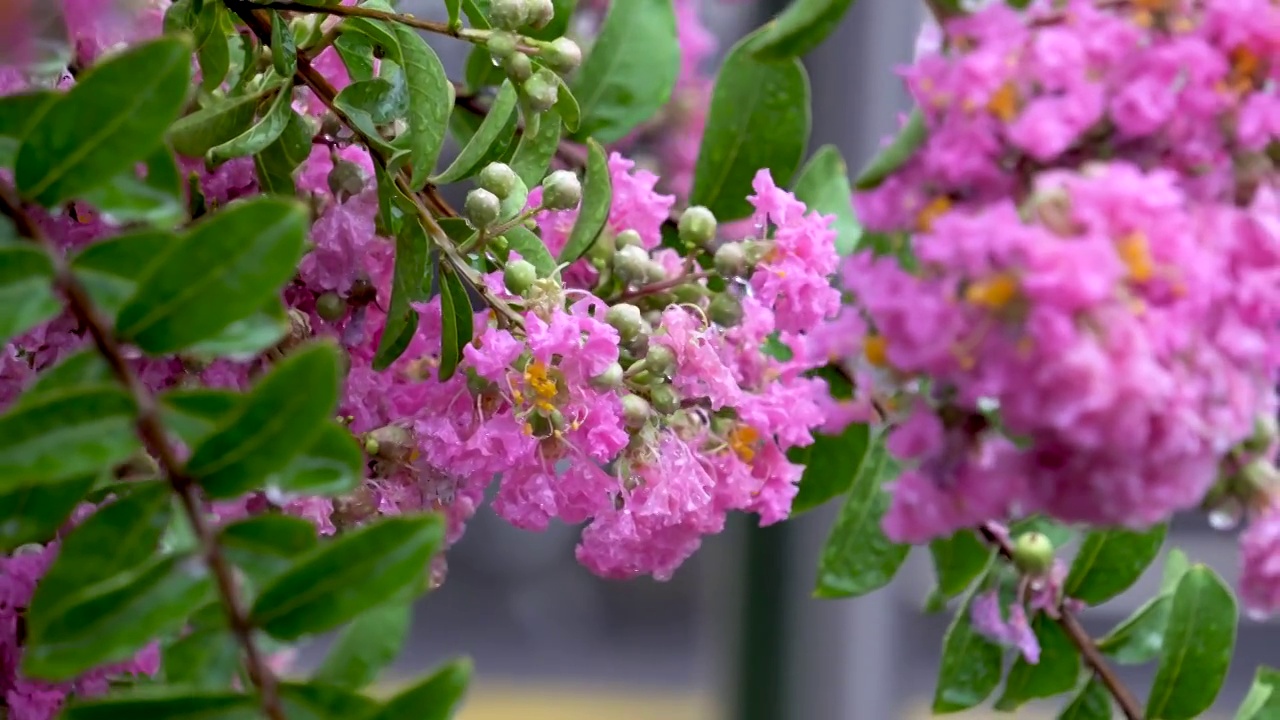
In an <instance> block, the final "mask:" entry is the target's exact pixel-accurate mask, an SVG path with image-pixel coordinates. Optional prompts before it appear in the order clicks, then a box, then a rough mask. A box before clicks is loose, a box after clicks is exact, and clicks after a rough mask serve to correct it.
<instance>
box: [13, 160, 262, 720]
mask: <svg viewBox="0 0 1280 720" xmlns="http://www.w3.org/2000/svg"><path fill="white" fill-rule="evenodd" d="M0 213H3V214H4V215H6V216H8V217H9V218H10V219H11V220H12V221H13V224H14V226H15V228H16V229H17V231H18V234H19V235H21V236H22V237H24V238H27V239H28V240H31V241H32V242H35V243H37V244H39V245H40V246H41V247H42V248H43V249H44V251H45V253H46V254H47V255H48V257H49V260H50V262H51V263H53V268H54V285H55V286H56V287H57V288H58V290H59V291H60V292H61V293H62V295H63V297H64V298H65V300H66V304H67V308H68V309H69V310H70V311H71V314H72V315H74V316H75V318H76V320H77V321H79V323H80V326H81V327H83V328H86V329H88V331H89V335H90V336H91V337H92V338H93V344H94V345H95V346H96V347H97V349H98V353H99V354H100V355H102V357H103V359H104V360H106V362H107V365H108V366H109V367H110V368H111V372H112V374H113V375H115V377H116V379H117V380H119V381H120V384H122V385H123V386H124V387H125V389H126V390H127V391H128V392H129V394H130V395H131V396H132V398H133V402H134V404H135V405H136V406H137V412H138V417H137V420H136V421H135V429H136V431H137V433H138V437H139V438H141V440H142V442H143V445H145V446H146V449H147V451H148V452H150V453H151V455H152V456H153V457H154V458H155V459H156V462H157V464H158V465H159V467H160V470H161V472H163V473H164V476H165V477H166V478H167V479H168V481H169V484H170V486H171V487H172V488H173V491H174V492H175V493H176V494H177V495H178V497H179V498H180V499H181V501H182V509H183V512H184V513H185V514H186V516H187V521H188V522H190V523H191V529H192V531H193V532H194V534H195V537H196V541H197V543H198V544H199V546H200V549H201V551H202V552H203V554H204V561H205V563H206V564H207V565H208V567H209V571H210V572H211V573H212V574H213V577H214V581H215V582H216V583H217V586H218V594H219V596H220V598H221V600H222V608H223V611H224V612H225V613H226V616H227V624H228V625H229V626H230V628H231V632H232V633H233V634H234V635H235V638H236V642H237V643H238V644H239V645H240V650H241V652H243V653H244V660H245V669H246V670H247V671H248V674H249V680H250V682H252V683H253V685H254V687H256V688H257V689H258V692H259V694H260V695H261V698H262V709H263V711H264V712H265V713H266V714H267V717H269V718H271V719H272V720H286V718H285V714H284V708H283V706H282V705H281V704H280V698H279V695H278V693H277V690H276V684H277V681H276V677H275V675H274V674H272V672H271V669H270V668H269V667H268V666H267V664H266V661H265V659H264V658H263V656H262V653H261V652H260V651H259V650H258V646H257V644H256V643H255V642H254V639H253V626H252V625H251V624H250V623H249V616H248V613H247V612H246V611H245V609H244V608H243V607H241V605H240V600H239V595H238V592H237V590H238V589H237V587H236V580H235V575H234V573H233V570H232V568H231V564H230V563H228V562H227V559H226V557H225V556H224V555H223V554H222V548H221V547H220V546H219V545H218V542H217V540H216V538H215V537H214V531H213V528H212V527H210V525H209V522H208V520H206V519H205V515H204V512H203V510H202V508H201V503H200V497H199V491H198V486H197V484H196V482H195V480H194V479H193V478H192V477H191V476H190V475H188V474H187V472H186V468H185V467H184V466H183V463H182V462H181V461H180V460H179V459H178V455H177V453H176V452H175V451H174V449H173V446H172V445H170V444H169V440H168V437H167V434H166V432H165V429H164V425H163V424H161V422H160V413H159V411H158V410H157V409H156V403H155V398H154V397H153V396H152V395H151V393H150V392H149V391H148V390H147V388H146V387H145V386H144V385H143V384H142V382H141V380H139V379H138V375H137V373H135V372H134V371H133V368H132V367H131V366H130V365H129V361H128V360H127V359H126V357H125V353H124V350H123V348H122V347H121V346H120V343H119V342H118V341H117V340H116V338H115V336H114V335H113V334H112V332H111V323H110V322H109V321H108V320H107V319H106V318H104V317H103V316H102V314H101V313H100V312H99V311H98V309H97V307H96V306H95V305H94V304H93V301H92V299H90V297H89V294H88V293H87V292H86V291H85V289H84V286H83V285H81V283H80V280H79V279H78V278H77V277H76V276H75V274H74V273H72V272H71V267H70V265H69V264H68V263H67V261H66V258H64V257H63V256H62V254H61V253H60V252H58V250H57V248H55V247H53V245H52V244H51V243H50V242H49V241H48V239H47V238H45V237H44V234H43V233H41V232H40V229H39V228H38V227H37V226H36V224H35V223H34V222H33V221H32V220H31V217H30V216H29V215H28V214H27V213H26V212H24V211H23V209H22V207H21V204H20V202H19V201H18V200H17V198H15V197H13V196H12V195H11V194H10V189H9V188H8V187H7V186H5V185H3V184H0Z"/></svg>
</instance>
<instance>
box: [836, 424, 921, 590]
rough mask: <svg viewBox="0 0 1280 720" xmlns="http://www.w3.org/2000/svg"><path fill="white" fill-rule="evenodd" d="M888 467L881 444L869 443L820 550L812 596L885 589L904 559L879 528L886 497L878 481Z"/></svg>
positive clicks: (904, 554) (890, 469)
mask: <svg viewBox="0 0 1280 720" xmlns="http://www.w3.org/2000/svg"><path fill="white" fill-rule="evenodd" d="M893 468H894V464H893V461H892V460H891V459H890V458H889V456H888V453H887V452H886V451H885V449H884V446H883V445H882V444H880V443H879V442H876V443H874V444H873V445H872V448H871V450H870V451H869V452H868V453H867V455H866V457H865V458H864V459H863V461H862V464H861V465H860V466H859V468H858V472H857V474H856V475H855V476H854V479H853V484H852V486H851V487H850V489H849V495H848V497H846V498H845V502H844V505H843V506H842V507H841V508H840V515H839V517H837V518H836V524H835V526H834V527H832V528H831V535H830V536H829V537H828V538H827V543H826V546H825V547H823V549H822V561H821V563H820V564H819V567H818V587H817V589H816V590H815V591H814V594H815V595H816V596H818V597H822V598H836V597H856V596H858V595H865V594H867V593H869V592H871V591H872V590H877V589H879V588H882V587H884V586H885V585H888V584H889V581H890V580H893V576H894V575H895V574H896V573H897V572H898V569H899V568H900V567H902V563H903V562H905V561H906V559H907V553H908V552H910V550H911V546H910V545H900V544H898V543H895V542H891V541H890V540H889V539H888V538H887V537H885V535H884V531H883V530H881V529H880V519H881V518H882V517H884V514H885V512H886V511H887V510H888V509H889V493H888V492H886V491H885V489H884V487H883V483H884V481H885V480H886V479H887V478H888V477H889V476H891V475H892V472H893Z"/></svg>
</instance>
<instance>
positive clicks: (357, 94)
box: [333, 74, 409, 155]
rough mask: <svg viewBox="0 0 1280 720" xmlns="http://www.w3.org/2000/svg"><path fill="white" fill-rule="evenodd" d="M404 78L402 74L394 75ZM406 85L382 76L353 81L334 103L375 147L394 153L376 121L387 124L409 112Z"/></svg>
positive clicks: (379, 123) (392, 147)
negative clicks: (392, 81)
mask: <svg viewBox="0 0 1280 720" xmlns="http://www.w3.org/2000/svg"><path fill="white" fill-rule="evenodd" d="M397 77H398V79H403V74H401V75H399V76H397ZM408 101H409V96H408V94H407V86H406V85H404V84H403V83H402V84H395V83H391V82H389V81H388V80H385V79H383V78H374V79H372V80H364V81H362V82H354V83H351V84H350V85H348V86H347V87H345V88H343V90H342V92H340V93H338V96H337V97H336V98H334V100H333V104H334V105H336V106H337V107H338V108H339V109H340V110H342V111H343V112H344V113H346V115H347V117H348V118H349V119H350V120H351V124H352V125H354V126H355V128H356V129H357V130H359V131H360V132H361V133H362V134H363V135H364V136H365V137H367V138H368V139H369V142H370V143H371V144H372V145H373V146H374V147H376V148H377V149H379V150H381V151H382V152H385V153H387V154H389V155H390V154H394V153H395V150H396V149H395V147H394V146H392V145H391V143H389V142H387V141H386V140H385V139H383V137H382V134H381V133H380V132H379V131H378V125H382V124H386V123H389V122H391V121H392V120H395V119H396V118H398V117H401V116H402V115H404V114H405V113H407V112H408V107H409V106H408Z"/></svg>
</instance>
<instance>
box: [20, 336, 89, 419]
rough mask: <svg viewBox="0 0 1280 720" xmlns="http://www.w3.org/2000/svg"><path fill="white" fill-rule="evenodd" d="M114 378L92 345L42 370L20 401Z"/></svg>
mask: <svg viewBox="0 0 1280 720" xmlns="http://www.w3.org/2000/svg"><path fill="white" fill-rule="evenodd" d="M112 378H113V375H112V374H111V368H109V367H108V366H107V363H106V361H104V360H103V359H102V355H101V354H100V353H99V352H98V349H97V348H93V347H91V348H88V349H85V350H81V351H80V352H77V353H74V354H72V355H69V356H67V357H66V358H63V359H62V360H61V361H59V362H58V363H57V364H56V365H54V366H53V367H50V368H46V369H44V370H42V371H41V372H40V374H39V375H37V376H36V379H35V382H33V383H31V385H30V386H29V387H28V388H27V389H26V391H25V392H23V393H22V396H21V397H20V398H19V400H18V402H19V403H25V402H30V401H31V400H32V399H35V398H39V397H42V396H43V395H45V394H47V393H49V392H50V391H59V390H67V389H70V388H76V387H83V386H85V385H100V384H103V383H108V382H110V381H111V379H112ZM11 407H16V405H14V406H11Z"/></svg>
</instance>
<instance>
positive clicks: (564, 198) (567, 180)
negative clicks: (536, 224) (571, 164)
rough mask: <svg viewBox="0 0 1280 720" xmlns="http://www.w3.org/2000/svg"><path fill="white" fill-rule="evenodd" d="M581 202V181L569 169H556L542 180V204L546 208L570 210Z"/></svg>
mask: <svg viewBox="0 0 1280 720" xmlns="http://www.w3.org/2000/svg"><path fill="white" fill-rule="evenodd" d="M580 202H582V181H580V180H578V176H577V175H575V174H574V173H573V172H572V171H570V170H557V171H555V172H553V173H551V174H550V175H548V176H547V177H546V179H545V180H543V181H542V206H543V207H544V208H546V209H548V210H572V209H573V208H576V207H578V203H580Z"/></svg>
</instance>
